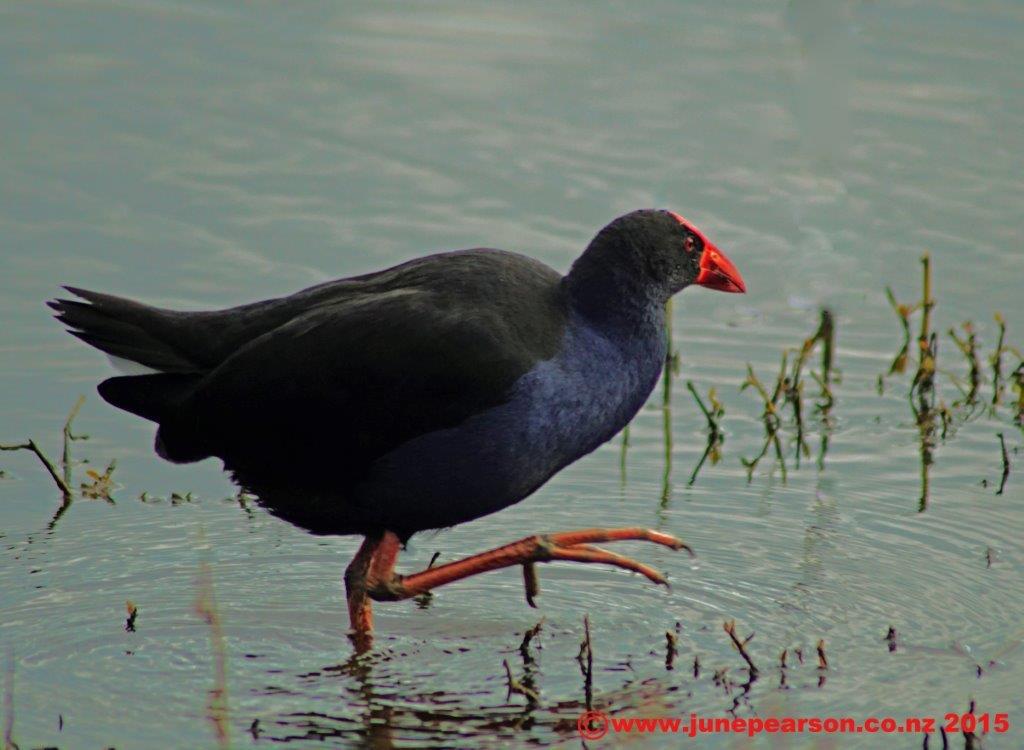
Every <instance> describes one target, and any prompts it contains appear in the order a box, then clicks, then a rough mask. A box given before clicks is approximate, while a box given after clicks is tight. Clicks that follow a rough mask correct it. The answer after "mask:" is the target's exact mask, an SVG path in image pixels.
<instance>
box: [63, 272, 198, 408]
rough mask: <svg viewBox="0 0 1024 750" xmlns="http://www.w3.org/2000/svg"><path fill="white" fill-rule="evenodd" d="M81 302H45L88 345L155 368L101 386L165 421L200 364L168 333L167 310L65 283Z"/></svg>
mask: <svg viewBox="0 0 1024 750" xmlns="http://www.w3.org/2000/svg"><path fill="white" fill-rule="evenodd" d="M64 288H65V289H67V290H68V291H69V292H71V293H72V294H74V295H75V296H76V297H79V298H81V299H83V300H85V302H80V301H78V300H69V299H57V300H51V301H49V302H47V305H49V306H50V307H51V308H52V309H53V310H56V311H57V315H56V317H57V319H58V320H59V321H61V322H62V323H64V324H65V325H67V326H68V331H69V333H71V334H73V335H75V336H77V337H78V338H80V339H82V341H85V342H86V343H87V344H90V345H91V346H94V347H96V348H97V349H99V350H100V351H103V352H106V353H107V354H109V355H110V356H112V357H119V358H121V359H126V360H129V361H131V362H135V363H138V364H140V365H143V366H144V367H145V368H149V369H150V370H153V371H154V372H152V373H150V374H145V375H131V376H126V377H115V378H109V379H107V380H105V381H103V382H102V383H100V385H99V388H98V390H99V393H100V396H102V397H103V399H104V400H105V401H107V402H108V403H110V404H112V405H114V406H116V407H118V408H119V409H124V410H125V411H128V412H131V413H132V414H137V415H138V416H140V417H143V418H145V419H149V420H151V421H153V422H158V423H159V422H163V421H164V420H165V419H166V418H167V417H168V416H170V415H173V413H174V410H175V409H176V407H177V406H178V405H179V404H180V403H181V402H182V401H183V400H184V399H185V398H187V397H188V395H189V394H190V393H191V392H192V390H193V389H194V388H195V386H196V384H197V383H198V382H199V380H200V379H201V378H202V372H201V368H200V367H198V366H197V365H196V364H195V363H194V362H192V361H190V360H189V359H188V358H187V357H185V356H183V355H182V354H181V353H180V352H179V351H178V350H177V349H176V348H175V346H174V343H173V341H172V340H171V339H172V337H171V336H170V335H169V331H168V329H169V321H168V320H167V316H168V315H169V313H168V312H167V311H164V310H159V309H157V308H154V307H150V306H148V305H143V304H141V303H139V302H134V301H132V300H128V299H124V298H122V297H115V296H113V295H110V294H100V293H99V292H90V291H87V290H85V289H78V288H75V287H64Z"/></svg>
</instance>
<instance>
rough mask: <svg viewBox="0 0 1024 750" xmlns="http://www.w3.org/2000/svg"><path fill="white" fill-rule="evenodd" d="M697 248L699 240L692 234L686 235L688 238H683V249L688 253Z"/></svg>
mask: <svg viewBox="0 0 1024 750" xmlns="http://www.w3.org/2000/svg"><path fill="white" fill-rule="evenodd" d="M696 248H697V240H695V239H694V238H693V235H692V234H688V235H686V239H685V240H683V249H684V250H685V251H686V252H688V253H692V252H693V251H694V250H695V249H696Z"/></svg>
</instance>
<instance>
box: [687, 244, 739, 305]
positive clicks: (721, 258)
mask: <svg viewBox="0 0 1024 750" xmlns="http://www.w3.org/2000/svg"><path fill="white" fill-rule="evenodd" d="M694 283H696V284H699V285H700V286H706V287H707V288H708V289H717V290H718V291H720V292H732V293H738V294H744V293H745V292H746V291H747V285H746V284H744V283H743V277H742V276H740V272H739V271H737V270H736V266H734V265H733V264H732V261H731V260H729V259H728V258H727V257H725V253H723V252H722V251H721V250H719V249H718V248H717V247H715V246H714V245H712V244H711V243H710V242H705V244H704V254H703V255H701V258H700V273H699V274H697V279H696V281H695V282H694Z"/></svg>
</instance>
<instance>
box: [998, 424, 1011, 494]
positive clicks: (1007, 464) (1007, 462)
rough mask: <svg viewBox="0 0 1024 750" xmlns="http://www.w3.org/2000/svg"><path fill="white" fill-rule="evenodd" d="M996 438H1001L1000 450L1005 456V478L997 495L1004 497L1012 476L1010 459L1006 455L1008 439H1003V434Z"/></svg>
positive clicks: (999, 433)
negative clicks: (1008, 480)
mask: <svg viewBox="0 0 1024 750" xmlns="http://www.w3.org/2000/svg"><path fill="white" fill-rule="evenodd" d="M996 437H998V438H999V449H1000V451H1002V454H1003V477H1002V479H1000V480H999V489H998V490H996V494H997V495H1002V494H1003V490H1004V489H1005V488H1006V480H1007V478H1008V477H1009V476H1010V457H1009V456H1008V455H1007V454H1006V438H1004V437H1003V433H1001V432H998V433H996Z"/></svg>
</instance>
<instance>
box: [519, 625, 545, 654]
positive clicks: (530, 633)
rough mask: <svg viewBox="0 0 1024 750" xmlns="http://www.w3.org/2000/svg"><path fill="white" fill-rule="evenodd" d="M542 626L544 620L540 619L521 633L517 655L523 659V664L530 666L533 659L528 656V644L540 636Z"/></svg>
mask: <svg viewBox="0 0 1024 750" xmlns="http://www.w3.org/2000/svg"><path fill="white" fill-rule="evenodd" d="M543 625H544V618H543V617H542V618H541V619H540V620H539V621H538V622H537V624H536V625H534V626H533V627H532V628H530V629H529V630H527V631H526V632H525V633H523V640H522V642H520V644H519V654H520V656H522V657H523V664H524V665H526V664H532V663H533V657H532V656H531V655H530V644H531V643H532V642H533V639H534V638H536V637H537V636H538V635H540V631H541V627H542V626H543Z"/></svg>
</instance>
